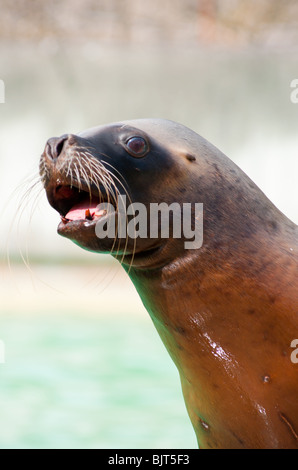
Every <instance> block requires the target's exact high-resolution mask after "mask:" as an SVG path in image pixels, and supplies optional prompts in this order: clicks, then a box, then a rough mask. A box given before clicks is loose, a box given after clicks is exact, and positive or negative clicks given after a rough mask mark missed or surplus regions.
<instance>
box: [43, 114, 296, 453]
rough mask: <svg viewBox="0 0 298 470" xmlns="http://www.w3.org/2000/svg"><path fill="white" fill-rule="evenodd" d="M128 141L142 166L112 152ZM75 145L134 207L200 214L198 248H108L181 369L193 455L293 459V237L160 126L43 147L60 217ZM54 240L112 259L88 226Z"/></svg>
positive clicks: (144, 123) (217, 157)
mask: <svg viewBox="0 0 298 470" xmlns="http://www.w3.org/2000/svg"><path fill="white" fill-rule="evenodd" d="M124 131H125V132H126V134H125V135H124V137H123V136H122V133H123V132H124ZM133 135H140V136H142V137H144V139H145V140H146V142H147V145H148V147H147V150H146V152H145V153H144V155H141V156H140V157H136V156H135V155H130V154H129V152H128V151H127V148H125V145H122V144H121V145H119V142H122V143H123V142H126V139H127V138H128V137H129V136H133ZM121 136H122V137H121ZM121 139H122V140H121ZM62 140H63V139H62ZM75 146H77V147H78V146H80V148H81V149H84V147H89V148H91V147H92V148H93V150H92V154H93V155H94V156H95V158H97V159H98V160H100V161H101V162H102V163H103V164H106V165H108V164H109V162H110V163H112V164H113V166H114V167H115V168H116V170H117V171H118V172H119V173H120V174H121V175H122V176H123V178H124V179H125V185H126V188H127V189H128V191H129V194H130V197H131V200H132V201H138V202H143V203H145V204H149V203H150V202H167V203H168V204H170V203H171V202H175V201H178V202H180V203H183V202H192V203H195V202H202V203H203V204H204V242H203V245H202V247H201V248H200V249H192V250H186V249H185V248H184V242H185V240H184V239H183V238H182V239H173V238H169V239H166V240H165V239H160V238H158V239H155V240H148V239H137V240H136V246H135V247H133V244H132V242H131V241H129V243H128V245H127V247H126V249H125V246H124V245H123V241H119V240H117V246H118V248H120V251H119V252H116V251H115V250H114V249H113V250H112V255H113V256H115V257H116V258H117V259H119V260H121V261H122V264H123V266H124V268H125V269H126V270H127V272H128V274H129V276H130V278H131V280H132V282H133V283H134V285H135V287H136V289H137V291H138V293H139V295H140V297H141V299H142V301H143V303H144V305H145V307H146V309H147V310H148V312H149V314H150V316H151V318H152V320H153V323H154V325H155V327H156V329H157V331H158V333H159V335H160V337H161V339H162V341H163V342H164V344H165V346H166V348H167V350H168V352H169V354H170V356H171V357H172V359H173V361H174V362H175V364H176V366H177V368H178V370H179V373H180V377H181V383H182V389H183V394H184V398H185V402H186V406H187V410H188V413H189V416H190V419H191V421H192V424H193V427H194V429H195V432H196V435H197V439H198V443H199V446H200V448H298V400H297V397H298V380H297V379H298V365H297V364H294V363H292V362H291V352H292V351H293V348H291V342H292V340H293V339H295V338H296V337H297V336H298V313H297V312H298V294H297V291H298V289H297V287H298V285H297V279H298V272H297V265H298V263H297V226H296V225H295V224H293V223H292V222H291V221H290V220H289V219H287V218H286V217H285V216H284V215H283V214H282V213H281V212H280V211H279V210H278V209H277V208H276V207H275V206H274V205H273V204H272V203H271V202H270V201H269V200H268V199H267V198H266V196H265V195H264V194H263V193H262V192H261V191H260V189H259V188H258V187H257V186H256V185H255V184H254V183H253V182H252V181H251V180H250V179H249V178H248V177H247V176H246V175H245V174H244V173H243V172H242V171H241V170H240V169H239V168H238V167H237V166H236V165H235V164H234V163H233V162H231V161H230V160H229V159H228V158H227V157H226V156H224V155H223V154H222V153H221V152H220V151H219V150H218V149H216V148H215V147H213V146H212V145H211V144H210V143H208V142H207V141H205V140H204V139H202V138H201V137H200V136H198V135H197V134H195V133H194V132H192V131H190V130H189V129H187V128H185V127H184V126H181V125H179V124H176V123H173V122H170V121H163V120H138V121H129V122H125V123H119V124H115V125H111V126H101V127H98V128H94V129H92V130H89V131H86V132H84V133H82V134H80V136H68V137H65V138H64V141H63V145H62V144H61V139H60V140H59V139H56V140H52V141H51V145H50V146H49V145H48V146H47V147H46V149H45V152H44V154H43V156H42V159H41V175H42V177H43V181H44V184H45V188H46V191H47V196H48V199H49V201H50V203H51V204H52V205H53V207H54V208H55V209H57V210H58V211H59V212H62V213H63V211H61V205H59V201H58V199H59V197H57V195H58V196H59V194H60V197H61V198H62V199H63V198H65V199H68V197H69V195H68V193H67V189H65V190H63V191H60V193H59V192H58V191H57V190H56V188H57V178H58V179H60V183H61V181H63V184H65V185H67V184H69V181H68V182H67V178H66V177H65V172H64V174H63V161H66V159H69V158H70V159H71V158H72V156H73V154H74V153H73V148H74V147H75ZM53 158H54V159H55V158H56V160H53ZM45 168H46V170H45ZM59 168H60V169H59ZM114 174H116V173H115V172H114ZM63 178H64V180H63ZM64 212H65V210H64ZM63 215H65V213H64V214H63ZM59 233H60V234H61V235H63V236H66V237H68V238H70V239H71V240H73V241H75V242H76V243H78V244H79V245H80V246H82V247H84V248H86V249H90V250H92V251H95V252H106V251H109V250H111V249H112V241H111V240H99V239H98V238H97V237H96V235H95V233H94V225H92V223H91V224H89V225H88V223H87V224H86V221H85V222H84V221H80V222H79V221H76V222H71V223H70V224H63V222H62V223H61V224H60V226H59ZM134 248H135V250H134Z"/></svg>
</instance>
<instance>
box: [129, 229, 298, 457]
mask: <svg viewBox="0 0 298 470" xmlns="http://www.w3.org/2000/svg"><path fill="white" fill-rule="evenodd" d="M292 228H294V225H293V226H291V228H290V229H289V230H287V232H288V233H292ZM262 236H263V241H261V232H258V233H257V234H256V235H255V237H256V238H254V236H253V235H252V236H251V242H252V243H251V244H249V243H246V244H245V243H243V244H242V247H241V248H240V245H239V244H238V245H237V249H238V252H237V253H238V256H237V257H236V258H235V251H233V250H231V252H230V253H228V252H226V253H225V254H224V251H225V250H219V249H217V250H215V251H214V244H212V243H210V245H209V246H208V245H207V246H205V247H204V245H203V247H202V248H201V249H200V250H198V251H197V253H195V254H194V252H193V251H192V253H189V256H188V255H187V254H186V255H185V256H184V257H180V258H176V259H175V260H173V261H172V262H171V263H168V264H167V265H164V266H163V267H160V268H158V269H154V270H146V269H137V268H135V267H132V268H131V269H130V271H129V276H130V278H131V280H132V281H133V283H134V285H135V287H136V289H137V291H138V293H139V295H140V297H141V299H142V301H143V303H144V306H145V308H146V309H147V311H148V312H149V314H150V316H151V319H152V321H153V323H154V325H155V327H156V329H157V331H158V333H159V335H160V337H161V339H162V341H163V343H164V345H165V347H166V349H167V350H168V353H169V354H170V356H171V358H172V359H173V361H174V363H175V364H176V366H177V368H178V371H179V374H180V378H181V383H182V389H183V394H184V398H185V402H186V406H187V410H188V413H189V416H190V419H191V421H192V424H193V426H194V430H195V432H196V435H197V439H198V443H199V446H201V447H202V448H212V447H216V448H229V447H230V448H241V447H244V448H253V447H261V448H267V447H269V448H275V447H292V446H294V447H295V446H296V445H297V440H296V439H297V434H296V431H295V427H294V426H293V425H292V424H290V425H288V433H285V429H284V427H285V423H287V422H288V423H291V419H290V418H289V414H290V416H291V412H290V409H291V406H290V405H289V404H288V405H287V404H286V403H284V401H283V399H282V398H281V396H280V393H281V389H283V390H284V391H283V392H282V394H283V393H284V394H285V395H287V396H288V398H289V400H290V401H289V403H290V402H291V403H293V404H294V403H295V402H296V397H295V392H294V391H293V392H290V391H289V390H288V388H287V384H286V382H287V380H280V379H278V378H277V375H276V374H280V373H281V374H282V376H283V377H287V378H288V380H289V378H291V380H292V379H293V380H294V375H295V373H296V371H295V370H294V366H293V364H291V362H290V360H289V357H287V356H288V353H287V348H288V346H289V344H287V342H288V343H289V339H290V338H291V335H292V332H291V329H292V328H295V323H296V318H295V315H294V313H293V312H294V311H295V295H296V294H295V287H294V285H291V283H290V279H292V278H293V274H294V271H295V259H294V258H293V256H292V252H291V251H290V246H292V245H291V243H292V242H293V241H294V238H292V236H288V238H287V236H286V235H285V233H283V234H282V239H284V238H285V237H286V239H287V240H288V243H286V244H283V243H281V238H279V237H277V236H276V237H275V238H274V237H272V235H271V236H270V238H269V236H268V238H266V231H265V232H264V233H263V234H262ZM270 240H271V241H270ZM286 246H288V249H287V250H286ZM252 249H254V252H253V254H252V251H251V250H252ZM252 256H253V258H252ZM281 266H283V275H282V277H280V276H279V274H278V273H280V270H281ZM269 319H270V320H269ZM268 322H269V323H268ZM264 343H265V344H266V348H267V354H264ZM277 371H278V372H277ZM278 376H279V375H278ZM234 409H238V410H240V409H241V410H242V412H241V414H240V415H239V416H238V415H237V416H236V415H235V414H233V410H234ZM244 410H245V412H244ZM296 424H297V423H296ZM291 429H294V431H292V430H291Z"/></svg>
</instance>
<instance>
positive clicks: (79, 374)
mask: <svg viewBox="0 0 298 470" xmlns="http://www.w3.org/2000/svg"><path fill="white" fill-rule="evenodd" d="M0 337H1V339H2V341H3V342H4V344H5V363H4V364H0V377H1V386H0V423H1V426H0V447H1V448H2V449H3V448H196V440H195V436H194V433H193V430H192V427H191V424H190V421H189V419H188V416H187V413H186V410H185V405H184V402H183V397H182V393H181V390H180V384H179V377H178V373H177V371H176V368H175V366H174V365H173V364H172V362H171V360H170V358H169V357H168V354H167V352H166V351H165V349H164V346H163V345H162V343H161V341H160V339H159V337H158V335H157V333H156V331H155V330H154V328H153V326H152V325H151V322H150V320H149V319H148V321H147V320H146V321H145V320H144V319H142V318H141V319H140V318H138V317H137V316H135V315H132V316H130V317H128V318H127V317H126V318H125V317H123V316H121V315H112V316H110V317H108V316H103V315H101V316H99V317H95V316H94V317H93V316H87V317H84V316H83V315H79V314H78V315H74V314H73V313H72V314H71V313H69V314H67V313H66V314H65V312H64V313H63V314H62V313H61V315H60V313H59V312H55V314H52V313H51V312H48V313H46V312H41V313H40V314H39V315H21V314H2V315H1V334H0Z"/></svg>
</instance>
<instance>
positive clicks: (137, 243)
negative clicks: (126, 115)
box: [40, 119, 204, 264]
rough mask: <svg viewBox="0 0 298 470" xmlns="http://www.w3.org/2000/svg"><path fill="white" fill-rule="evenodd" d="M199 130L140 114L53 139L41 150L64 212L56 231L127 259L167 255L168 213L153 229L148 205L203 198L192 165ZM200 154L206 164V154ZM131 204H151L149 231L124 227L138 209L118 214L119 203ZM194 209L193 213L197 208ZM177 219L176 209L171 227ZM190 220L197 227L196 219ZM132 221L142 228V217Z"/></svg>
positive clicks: (48, 184)
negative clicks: (139, 222) (136, 233)
mask: <svg viewBox="0 0 298 470" xmlns="http://www.w3.org/2000/svg"><path fill="white" fill-rule="evenodd" d="M196 137H198V136H197V135H196V134H195V133H194V132H192V131H190V130H189V129H187V128H186V127H184V126H182V125H179V124H177V123H174V122H171V121H166V120H161V119H148V120H145V119H142V120H136V121H125V122H120V123H113V124H110V125H103V126H99V127H94V128H92V129H88V130H86V131H83V132H81V133H79V134H77V135H75V134H64V135H62V136H61V137H53V138H50V139H49V140H48V141H47V143H46V146H45V149H44V152H43V154H42V156H41V160H40V175H41V179H42V181H43V184H44V187H45V190H46V194H47V198H48V201H49V203H50V204H51V206H52V207H53V208H54V209H56V210H57V211H58V212H59V213H60V215H61V219H62V220H61V222H60V224H59V226H58V233H59V234H60V235H62V236H64V237H67V238H69V239H71V240H72V241H74V242H75V243H77V244H78V245H80V246H81V247H82V248H85V249H87V250H90V251H95V252H109V253H111V254H112V255H114V256H115V257H117V258H121V260H122V261H123V262H124V264H125V263H128V264H132V263H134V264H138V263H141V264H142V263H144V260H145V259H147V258H148V257H149V258H150V260H151V261H152V259H153V258H152V257H153V255H154V254H155V255H156V254H157V253H161V252H163V254H162V255H160V260H161V259H164V258H166V257H167V255H166V253H169V245H171V242H173V238H172V237H171V236H169V237H166V238H165V237H162V234H161V222H162V221H161V218H162V215H161V216H160V215H159V218H158V220H157V225H158V227H157V231H156V229H155V232H153V234H152V233H151V236H150V204H153V205H154V204H155V205H158V204H160V203H163V204H166V205H167V206H171V204H173V203H177V202H179V203H181V202H182V201H183V202H185V203H188V204H189V203H192V202H193V203H199V202H200V201H198V200H197V194H196V189H197V185H196V178H197V173H198V168H197V169H196V170H194V168H193V167H194V166H195V164H196V163H197V161H196V160H197V157H196V155H194V153H193V152H192V149H193V141H194V139H196ZM201 160H202V161H201V167H203V166H204V165H203V160H204V158H203V155H201ZM202 171H203V169H202V168H201V172H202ZM120 203H121V204H120ZM131 204H133V205H134V207H133V209H136V210H137V211H139V208H140V207H141V208H145V209H146V214H147V218H146V220H145V221H144V219H143V220H142V222H143V223H145V225H146V227H145V230H147V234H148V236H147V237H146V236H145V234H144V230H143V231H142V230H141V233H142V234H140V236H139V237H133V236H129V230H126V233H125V230H124V231H123V228H124V225H126V226H127V224H128V223H129V221H130V220H131V219H132V216H133V215H136V214H139V212H133V211H132V210H131V209H130V212H129V213H128V214H127V215H126V218H124V219H123V217H122V218H121V220H119V218H120V213H119V209H120V207H121V209H127V208H128V207H129V206H130V205H131ZM124 206H125V207H124ZM173 207H174V206H172V208H173ZM190 210H191V215H190V218H191V219H193V218H194V217H195V212H194V207H192V208H190ZM121 214H122V213H121ZM142 216H143V214H142ZM172 219H173V212H171V211H170V213H169V225H170V227H169V233H171V231H172V230H173V221H172ZM109 223H110V224H111V225H110V232H109V234H110V236H106V237H105V238H100V237H99V236H98V235H99V232H100V230H101V229H102V233H107V232H108V230H107V227H108V224H109ZM121 224H122V225H121ZM191 225H192V227H194V220H192V221H190V226H191ZM113 227H115V230H113ZM132 227H133V228H134V229H135V228H136V221H135V222H134V226H132V224H131V226H130V235H132ZM103 228H105V230H106V232H104V230H103ZM139 229H140V227H138V230H139ZM142 229H144V227H143V228H142ZM184 242H185V236H184V234H183V231H181V238H180V242H179V241H178V240H177V239H176V240H175V244H176V248H175V249H176V250H178V251H179V249H180V248H181V249H183V247H184V245H183V243H184ZM132 258H133V259H132Z"/></svg>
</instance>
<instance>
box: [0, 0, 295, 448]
mask: <svg viewBox="0 0 298 470" xmlns="http://www.w3.org/2000/svg"><path fill="white" fill-rule="evenodd" d="M297 59H298V3H297V1H295V0H209V1H208V0H183V1H182V0H180V1H179V0H151V1H150V2H147V1H145V0H109V1H108V0H97V1H96V0H85V1H84V2H81V1H78V0H59V1H58V0H53V1H49V2H40V1H37V0H15V1H14V2H11V1H8V0H0V79H1V80H3V82H4V85H5V103H0V178H1V184H0V217H1V244H0V255H1V263H0V276H1V283H0V291H1V313H0V340H1V341H2V342H3V344H4V345H5V357H4V358H3V357H2V358H0V422H1V426H0V448H61V447H68V448H78V447H80V448H195V447H196V440H195V436H194V433H193V430H192V427H191V424H190V422H189V419H188V416H187V413H186V409H185V405H184V402H183V397H182V393H181V391H180V383H179V377H178V373H177V371H176V369H175V367H174V365H173V364H172V362H171V360H170V358H169V357H168V354H167V352H166V350H165V348H164V347H163V345H162V343H161V341H160V339H159V337H158V335H157V333H156V331H155V330H154V327H153V324H152V323H151V320H150V318H149V315H148V314H147V312H146V311H145V310H144V307H143V306H142V304H141V301H140V300H139V298H138V296H137V294H136V292H135V290H134V287H133V285H132V283H131V282H130V281H129V279H128V278H127V276H126V275H125V273H124V271H123V270H122V268H121V267H120V266H118V264H117V263H116V262H113V260H112V258H111V257H109V256H105V255H95V254H91V253H88V252H84V251H83V250H80V249H79V248H78V247H76V246H75V245H72V244H71V242H70V241H68V240H66V239H63V238H61V237H59V236H58V235H57V234H56V227H57V225H58V223H59V216H58V215H57V214H56V213H55V212H54V210H52V209H51V208H50V207H49V206H48V204H47V202H46V198H45V195H44V193H43V192H42V189H41V186H40V185H39V184H38V162H39V157H40V154H41V153H42V151H43V148H44V146H45V142H46V140H47V139H48V138H49V137H51V136H55V135H56V136H57V135H61V134H64V133H67V132H71V133H76V132H78V131H80V130H83V129H85V128H88V127H93V126H96V125H99V124H104V123H109V122H113V121H120V120H125V119H135V118H146V117H162V118H167V119H172V120H174V121H178V122H180V123H182V124H184V125H186V126H188V127H191V128H192V129H194V130H195V131H196V132H198V133H199V134H201V135H203V136H204V137H205V138H207V139H208V140H210V141H211V142H212V143H213V144H215V145H216V146H217V147H219V148H220V149H221V150H222V151H223V152H224V153H226V154H227V155H228V156H229V157H230V158H231V159H232V160H233V161H234V162H235V163H236V164H238V165H239V166H240V167H241V168H242V169H243V170H244V171H245V172H246V173H247V174H248V175H249V176H250V177H251V178H252V179H253V180H254V181H255V182H256V183H257V184H258V185H259V187H260V188H261V189H262V190H263V191H264V192H265V194H266V195H267V196H268V197H269V198H270V199H271V200H272V201H273V202H274V203H275V205H276V206H277V207H278V208H279V209H280V210H282V211H283V212H284V213H285V214H286V215H287V216H288V217H290V218H291V219H292V220H294V221H295V222H296V223H297V222H298V213H297V169H298V163H297V161H298V159H297V149H298V135H297V126H298V104H295V103H293V102H292V100H291V93H292V91H293V89H292V88H291V86H290V85H291V82H292V80H294V79H296V78H298V60H297ZM1 101H4V100H1V99H0V102H1ZM1 359H2V360H3V359H5V362H4V363H1Z"/></svg>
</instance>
